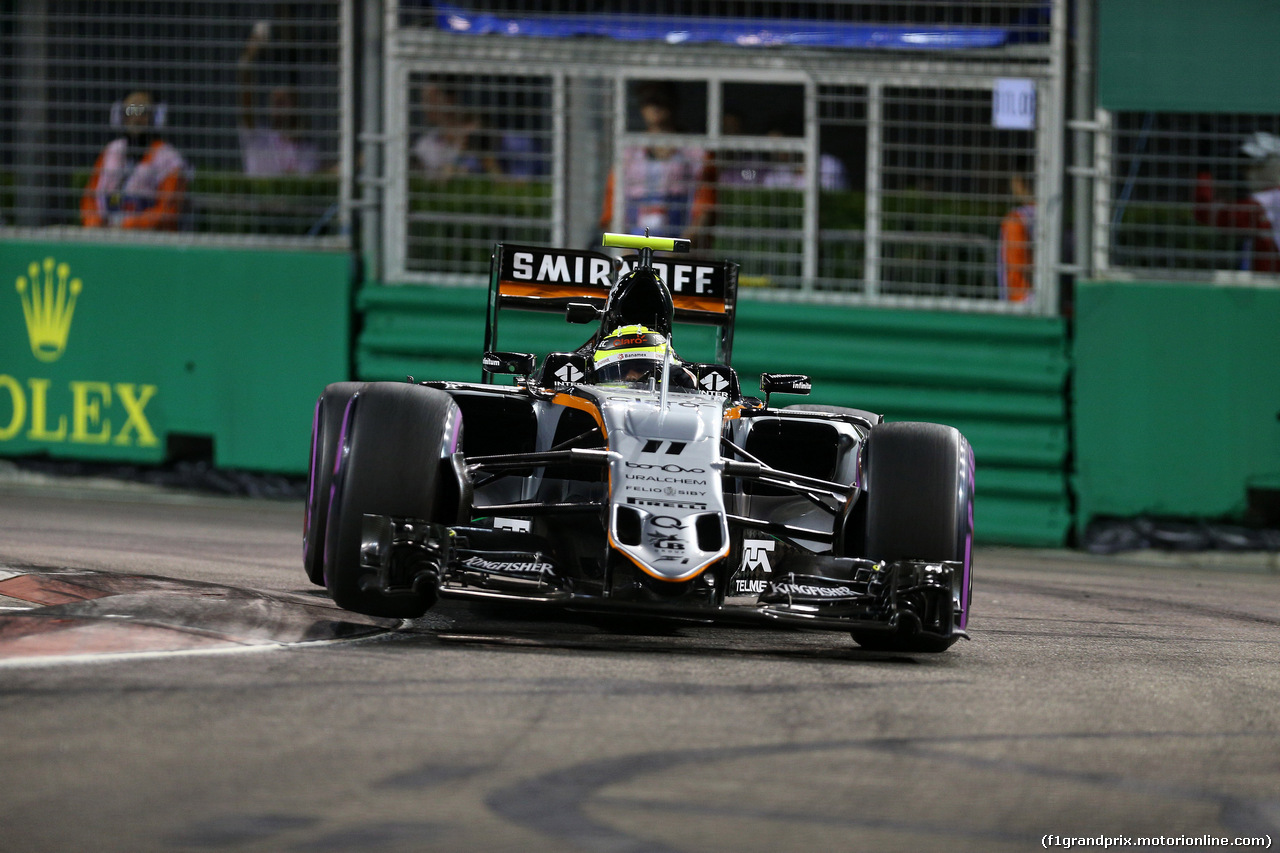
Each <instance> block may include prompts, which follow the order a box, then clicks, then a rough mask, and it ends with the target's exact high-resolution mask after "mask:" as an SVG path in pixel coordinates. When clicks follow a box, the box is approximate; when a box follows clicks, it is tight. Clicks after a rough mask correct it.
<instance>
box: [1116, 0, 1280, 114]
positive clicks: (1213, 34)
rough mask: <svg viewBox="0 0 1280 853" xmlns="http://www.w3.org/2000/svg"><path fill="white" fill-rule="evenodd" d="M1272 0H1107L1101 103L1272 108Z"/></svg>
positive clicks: (1276, 12) (1275, 20) (1279, 56)
mask: <svg viewBox="0 0 1280 853" xmlns="http://www.w3.org/2000/svg"><path fill="white" fill-rule="evenodd" d="M1278 32H1280V4H1277V3H1275V2H1274V0H1214V2H1212V3H1209V2H1205V0H1160V2H1157V3H1153V2H1151V0H1103V2H1099V3H1098V104H1099V105H1100V106H1103V107H1106V108H1107V109H1111V110H1156V111H1166V110H1167V111H1172V112H1224V113H1227V112H1241V113H1273V112H1275V95H1274V93H1273V88H1272V86H1270V85H1268V84H1267V83H1266V81H1268V80H1275V79H1276V77H1277V75H1280V53H1278V52H1277V51H1276V49H1275V40H1276V34H1277V33H1278Z"/></svg>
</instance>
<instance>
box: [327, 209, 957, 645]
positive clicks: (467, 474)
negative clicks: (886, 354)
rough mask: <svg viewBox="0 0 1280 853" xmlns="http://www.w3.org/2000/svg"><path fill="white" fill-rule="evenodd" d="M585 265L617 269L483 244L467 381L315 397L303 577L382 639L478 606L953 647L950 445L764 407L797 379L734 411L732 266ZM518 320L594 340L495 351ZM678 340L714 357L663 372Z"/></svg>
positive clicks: (850, 415)
mask: <svg viewBox="0 0 1280 853" xmlns="http://www.w3.org/2000/svg"><path fill="white" fill-rule="evenodd" d="M604 245H605V246H606V247H613V248H616V249H623V250H626V249H632V250H637V252H638V253H637V254H632V255H626V256H623V257H621V258H617V259H615V258H614V257H612V256H610V255H607V254H603V253H597V252H590V251H579V250H570V249H547V248H537V247H531V246H515V245H510V244H506V245H504V244H498V245H497V246H496V247H495V251H494V254H493V259H492V264H491V271H490V279H491V281H490V288H489V308H488V315H487V318H486V329H485V348H484V355H483V359H482V365H483V371H482V373H481V381H480V382H478V383H468V382H453V381H427V382H415V381H414V380H413V379H412V378H410V379H409V381H406V382H367V383H360V382H340V383H336V384H333V385H330V386H329V387H328V388H326V389H325V391H324V393H323V394H322V395H321V397H320V399H319V401H318V403H317V405H316V411H315V421H314V426H313V431H312V454H311V472H310V490H309V497H308V500H307V507H306V519H305V524H304V537H303V540H304V562H305V566H306V571H307V574H308V576H309V577H310V579H311V580H312V581H313V582H315V583H317V584H322V585H324V586H325V587H327V589H328V591H329V593H330V594H331V595H332V597H333V600H334V601H335V602H337V604H338V605H340V606H341V607H344V608H347V609H350V610H355V611H358V612H361V613H367V614H371V615H377V616H389V617H398V618H414V617H417V616H420V615H422V614H423V613H424V612H425V611H426V609H427V608H428V607H430V606H431V605H432V604H433V603H435V602H436V601H437V600H438V599H441V598H453V599H489V600H508V601H510V600H518V601H525V602H539V603H542V604H545V605H548V606H559V607H563V608H568V609H575V610H583V611H588V610H589V611H611V612H619V613H628V614H648V615H657V616H667V617H671V618H675V619H685V620H688V619H692V620H700V621H717V620H722V621H728V620H755V621H758V622H764V623H775V624H785V625H791V626H799V627H801V628H812V629H834V630H838V631H847V632H849V633H851V634H852V636H853V638H854V640H856V641H857V642H858V644H859V645H861V646H864V647H866V648H870V649H874V650H892V651H909V652H940V651H943V650H945V649H947V648H948V647H949V646H951V644H952V643H954V642H955V641H956V639H957V638H959V637H964V636H966V634H965V628H966V625H967V622H968V616H969V602H970V594H971V589H972V583H973V574H972V567H971V562H970V554H971V543H972V539H973V471H974V466H973V454H972V451H971V450H970V447H969V443H968V442H967V441H966V440H965V438H964V437H963V436H962V435H961V434H960V433H959V432H958V431H957V430H955V429H953V428H951V427H947V426H942V425H938V424H928V423H885V422H884V421H883V419H882V417H881V416H880V415H877V414H872V413H870V412H866V411H862V410H860V409H852V408H842V407H836V406H825V405H792V406H786V407H783V408H776V407H773V406H771V405H770V402H771V399H772V397H773V396H774V395H777V394H808V393H809V388H810V383H809V379H808V377H806V376H803V375H797V374H768V373H766V374H763V375H762V376H761V381H760V388H761V391H762V392H763V399H759V398H756V397H753V396H745V395H744V394H743V393H742V392H741V389H740V388H739V384H738V376H737V374H736V372H735V371H734V370H733V368H732V367H730V359H731V355H732V346H733V322H734V312H735V307H736V300H737V265H736V264H733V263H731V262H728V261H719V262H714V263H711V262H705V261H688V262H683V263H682V262H678V261H674V260H671V259H670V257H671V256H667V255H664V256H663V257H664V259H663V260H655V256H654V252H655V251H664V252H673V253H679V252H682V251H684V252H687V251H688V248H689V244H688V242H687V241H683V240H677V239H671V238H658V237H647V236H646V237H635V236H629V235H622V234H606V235H605V239H604ZM519 309H525V310H529V311H541V312H557V313H561V314H564V315H566V317H567V319H568V320H569V321H570V322H576V323H590V324H594V325H595V326H596V328H595V329H594V332H593V334H592V335H591V336H590V339H589V340H588V341H587V342H586V343H585V344H583V345H581V346H579V347H577V348H576V349H573V350H566V351H558V352H551V353H550V354H548V355H546V356H545V357H543V358H542V359H541V360H539V359H537V358H536V357H535V356H534V355H530V354H527V353H523V352H513V351H505V350H499V349H498V346H497V341H498V328H499V319H500V318H501V317H506V316H509V315H510V314H513V313H520V311H519ZM523 316H524V317H526V318H528V317H529V316H530V315H527V314H525V315H523ZM544 322H545V321H544ZM676 322H680V323H684V324H702V325H703V326H705V327H708V328H709V330H710V332H711V334H712V336H714V339H715V340H714V348H715V357H714V359H713V360H708V361H702V362H693V361H684V360H682V359H681V358H680V357H679V356H677V355H676V353H675V350H674V349H673V347H672V342H671V335H672V330H673V324H674V323H676ZM559 328H560V329H562V330H564V329H566V327H564V326H560V327H559ZM704 336H705V334H704ZM500 380H506V381H507V382H510V383H511V384H503V382H502V381H500Z"/></svg>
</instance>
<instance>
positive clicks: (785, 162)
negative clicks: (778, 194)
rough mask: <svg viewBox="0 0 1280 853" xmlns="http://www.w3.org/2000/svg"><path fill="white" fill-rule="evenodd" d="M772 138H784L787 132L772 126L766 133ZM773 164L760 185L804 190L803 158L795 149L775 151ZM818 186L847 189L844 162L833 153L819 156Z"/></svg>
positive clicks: (828, 188)
mask: <svg viewBox="0 0 1280 853" xmlns="http://www.w3.org/2000/svg"><path fill="white" fill-rule="evenodd" d="M766 135H767V136H769V137H770V138H772V139H782V138H784V137H785V136H786V133H785V132H784V131H783V130H782V128H780V127H773V128H770V129H769V131H768V133H767V134H766ZM770 159H771V160H772V163H773V165H771V166H770V167H769V168H768V169H765V170H764V174H763V176H762V177H761V178H760V185H761V186H765V187H771V188H773V189H786V190H803V189H804V188H805V174H804V161H803V158H802V157H801V156H800V155H799V154H797V153H796V152H794V151H775V152H774V153H773V156H772V157H771V158H770ZM818 187H819V189H824V190H847V189H848V188H849V180H848V179H847V178H846V177H845V173H844V163H842V162H841V161H840V158H838V157H836V156H835V155H832V154H823V155H821V156H820V157H819V158H818Z"/></svg>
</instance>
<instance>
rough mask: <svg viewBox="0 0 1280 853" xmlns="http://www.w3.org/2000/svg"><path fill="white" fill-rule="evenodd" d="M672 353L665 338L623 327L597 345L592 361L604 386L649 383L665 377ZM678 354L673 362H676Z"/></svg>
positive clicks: (644, 329)
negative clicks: (664, 371) (654, 378)
mask: <svg viewBox="0 0 1280 853" xmlns="http://www.w3.org/2000/svg"><path fill="white" fill-rule="evenodd" d="M670 351H671V344H670V342H668V340H667V338H666V336H665V335H661V334H659V333H658V332H657V331H655V330H653V329H651V328H649V327H648V326H643V325H638V324H636V325H631V326H623V327H621V328H619V329H615V330H614V331H613V332H612V333H610V334H608V335H606V336H605V337H604V338H603V339H602V340H601V341H600V343H599V344H597V345H596V349H595V353H594V354H593V355H592V358H591V367H592V371H593V373H594V375H595V381H596V382H597V383H600V384H615V383H617V384H626V383H633V382H648V381H649V380H650V379H651V378H653V377H655V376H661V375H662V364H663V361H664V360H665V359H666V357H667V353H668V352H670ZM674 355H675V354H674V353H672V359H673V360H674Z"/></svg>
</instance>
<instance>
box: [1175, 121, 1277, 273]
mask: <svg viewBox="0 0 1280 853" xmlns="http://www.w3.org/2000/svg"><path fill="white" fill-rule="evenodd" d="M1240 153H1241V154H1243V155H1244V156H1245V158H1247V159H1246V162H1245V167H1244V174H1245V182H1246V187H1247V189H1248V191H1249V194H1248V195H1246V196H1243V197H1239V198H1237V199H1235V200H1233V201H1223V200H1219V199H1217V198H1216V195H1217V193H1216V192H1215V188H1214V184H1213V176H1212V175H1211V174H1210V173H1208V172H1202V173H1200V175H1199V176H1198V177H1197V179H1196V189H1195V203H1196V206H1195V215H1196V221H1197V222H1199V223H1200V224H1201V225H1213V226H1216V227H1218V228H1230V229H1234V230H1237V231H1241V232H1243V233H1244V241H1243V243H1242V245H1241V247H1240V249H1241V251H1240V269H1244V270H1253V271H1254V272H1269V273H1274V272H1280V248H1278V245H1280V137H1277V136H1274V135H1273V134H1270V133H1263V132H1258V133H1255V134H1253V135H1252V136H1250V137H1249V138H1248V139H1247V140H1245V143H1244V145H1242V146H1240Z"/></svg>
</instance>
